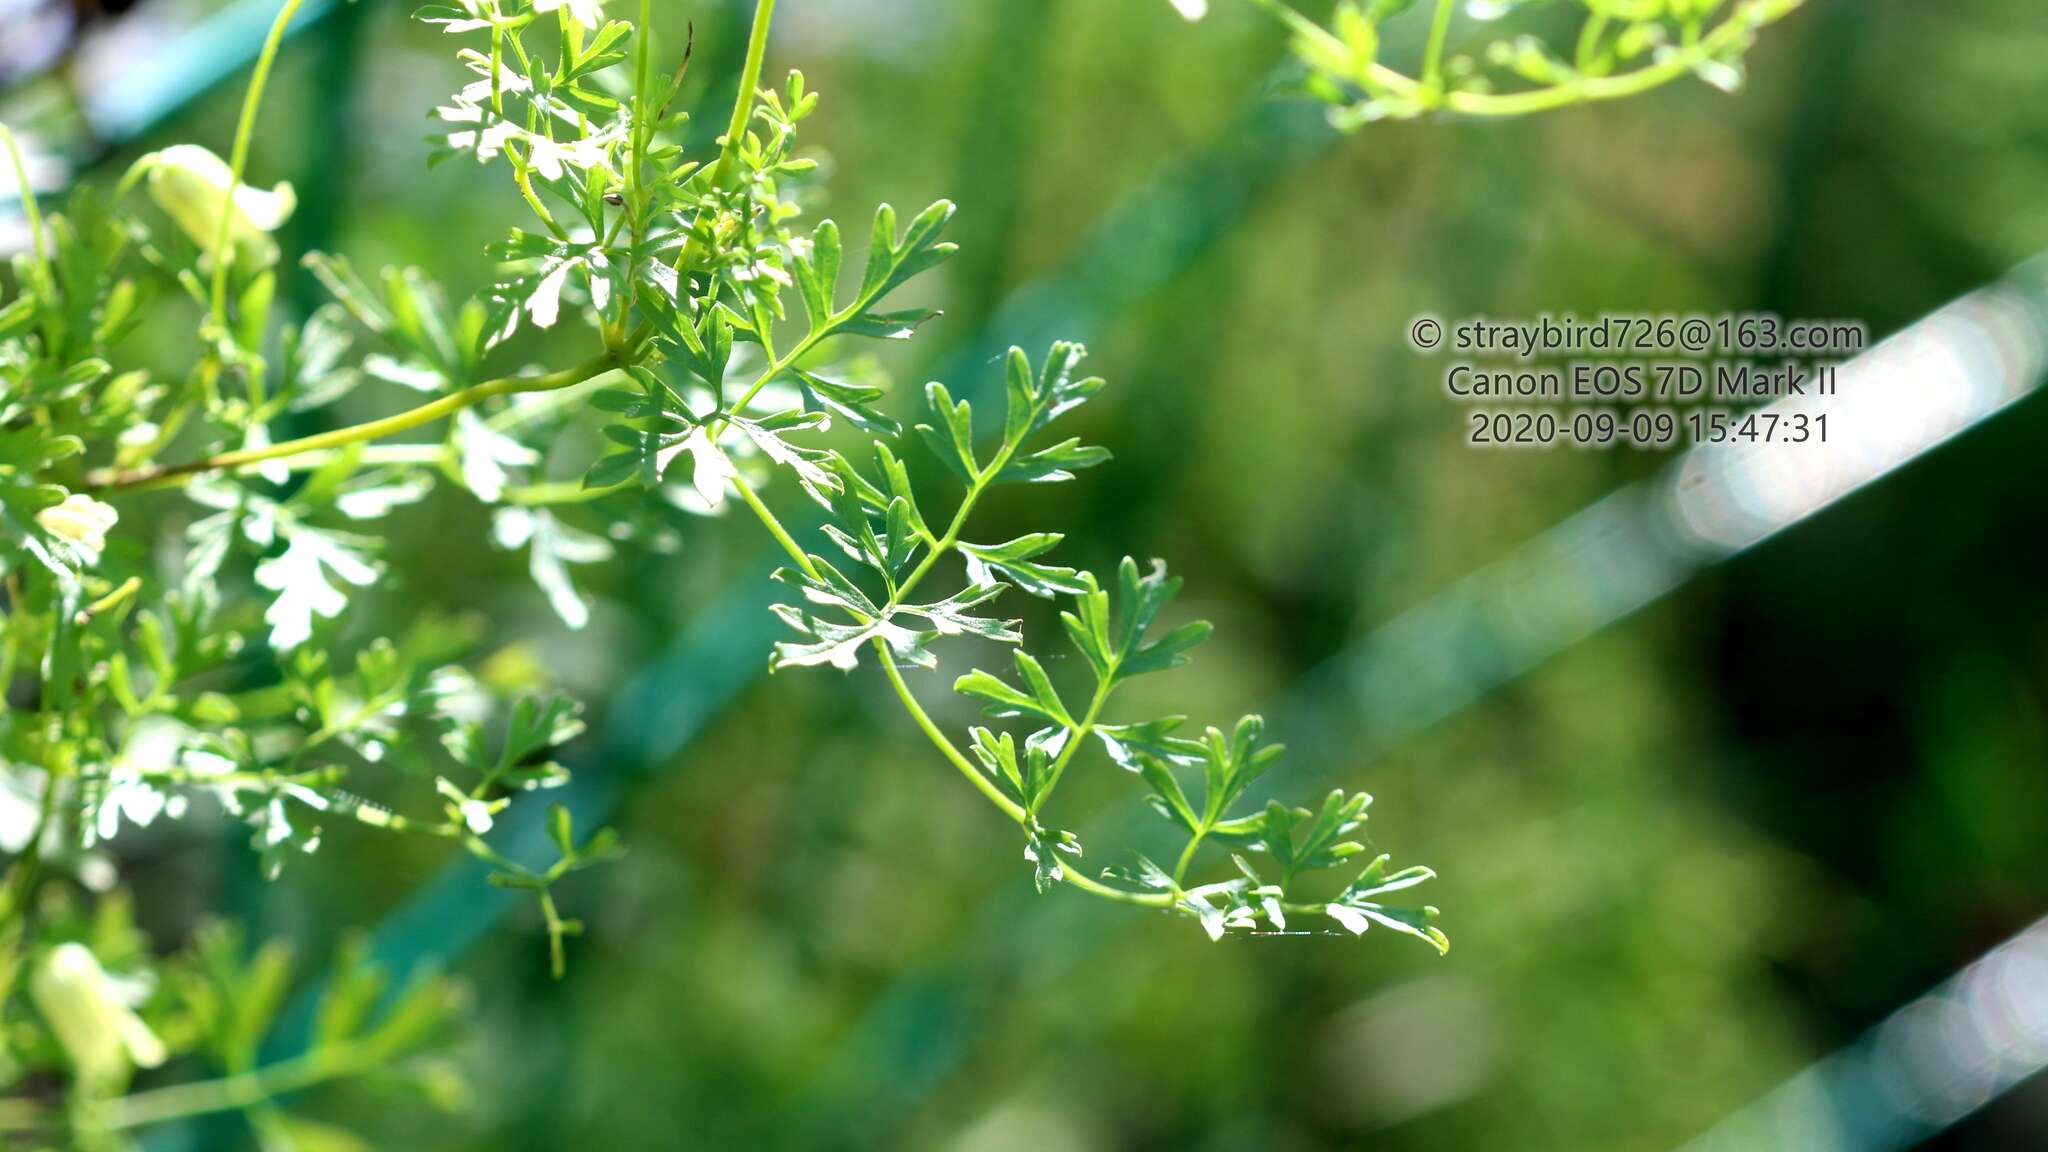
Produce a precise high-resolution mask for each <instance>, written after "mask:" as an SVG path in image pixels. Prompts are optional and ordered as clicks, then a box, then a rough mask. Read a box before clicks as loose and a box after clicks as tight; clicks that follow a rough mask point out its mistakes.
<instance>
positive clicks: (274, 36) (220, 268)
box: [212, 0, 300, 328]
mask: <svg viewBox="0 0 2048 1152" xmlns="http://www.w3.org/2000/svg"><path fill="white" fill-rule="evenodd" d="M299 3H300V0H284V4H283V5H282V6H281V7H279V8H278V10H277V19H275V20H273V21H271V24H270V35H269V36H267V37H265V38H264V41H263V51H262V52H261V53H260V54H259V55H258V56H257V57H256V72H255V74H254V75H252V76H251V77H250V78H249V91H248V94H247V95H245V96H243V97H242V118H241V120H240V121H239V122H238V123H237V124H236V125H235V147H234V151H233V153H231V154H230V158H229V160H228V189H227V199H226V202H225V203H223V204H222V205H221V210H220V227H219V228H217V229H216V230H215V231H214V234H213V297H212V300H213V320H214V323H215V324H218V325H219V326H221V327H222V328H225V327H227V323H228V262H227V247H228V236H229V234H230V233H231V232H232V231H233V229H234V223H235V193H236V192H237V191H239V190H240V189H241V187H242V173H243V172H244V171H246V170H247V168H248V165H249V142H250V140H251V139H253V138H254V136H255V134H256V112H257V109H259V108H261V107H262V106H263V90H264V88H265V87H266V86H267V85H268V84H269V83H270V65H271V63H272V62H274V61H275V60H276V59H277V50H278V46H279V45H280V44H282V43H284V32H285V28H286V26H287V25H289V24H290V23H291V22H292V16H293V15H295V14H296V13H297V12H298V10H299Z"/></svg>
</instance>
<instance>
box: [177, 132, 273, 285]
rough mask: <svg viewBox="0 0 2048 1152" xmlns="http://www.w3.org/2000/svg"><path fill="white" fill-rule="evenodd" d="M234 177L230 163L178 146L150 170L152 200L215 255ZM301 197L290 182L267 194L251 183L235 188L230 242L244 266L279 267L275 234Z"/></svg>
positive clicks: (191, 147) (192, 146)
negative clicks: (276, 265)
mask: <svg viewBox="0 0 2048 1152" xmlns="http://www.w3.org/2000/svg"><path fill="white" fill-rule="evenodd" d="M233 176H234V173H233V171H232V170H231V169H229V167H228V165H227V162H226V161H224V160H222V159H221V158H220V157H218V156H216V155H214V154H213V153H212V152H209V151H207V150H206V149H204V148H201V147H200V146H199V145H197V144H178V145H175V146H173V147H170V148H166V149H164V150H163V151H161V152H159V153H157V154H156V159H155V161H154V162H152V163H151V165H150V169H149V195H150V198H151V199H153V200H155V201H156V202H157V206H158V207H160V208H162V209H163V210H164V212H165V214H166V215H168V216H170V218H171V219H172V220H173V221H175V222H176V223H177V225H178V227H180V228H182V229H184V230H185V235H187V236H190V237H191V238H192V242H193V243H194V244H197V245H199V247H200V250H201V251H211V250H212V248H213V243H214V241H215V239H217V238H218V236H219V233H220V218H221V212H222V211H223V210H224V209H226V207H227V204H228V186H229V185H230V184H233V183H234V179H233ZM298 203H299V201H298V196H297V194H295V193H294V192H293V191H292V186H291V185H290V184H288V183H282V182H281V183H279V184H278V185H277V187H275V188H273V189H271V190H270V191H268V192H265V191H264V190H263V189H261V188H252V187H250V186H248V185H247V184H243V185H239V186H237V187H236V188H235V189H234V208H233V210H232V212H231V215H230V217H229V222H228V243H229V244H231V245H233V247H234V259H235V261H236V262H237V263H239V264H242V265H244V266H245V267H254V268H268V267H269V266H271V265H272V264H275V263H277V241H275V240H273V239H271V238H270V234H271V233H272V232H275V231H277V230H278V229H279V228H280V227H282V226H283V225H284V222H285V221H286V220H289V219H291V215H292V210H293V209H294V208H296V207H298Z"/></svg>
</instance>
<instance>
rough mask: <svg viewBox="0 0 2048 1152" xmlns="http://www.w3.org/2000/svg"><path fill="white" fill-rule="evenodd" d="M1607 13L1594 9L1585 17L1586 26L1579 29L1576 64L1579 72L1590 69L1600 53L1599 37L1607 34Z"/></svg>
mask: <svg viewBox="0 0 2048 1152" xmlns="http://www.w3.org/2000/svg"><path fill="white" fill-rule="evenodd" d="M1608 19H1609V17H1608V15H1607V13H1605V12H1600V11H1595V12H1594V13H1593V14H1592V15H1591V16H1588V17H1587V18H1586V26H1585V27H1584V28H1581V29H1580V30H1579V51H1578V56H1577V58H1576V61H1577V63H1576V66H1577V68H1578V70H1579V71H1581V72H1590V71H1592V68H1593V64H1594V61H1595V60H1596V59H1598V57H1599V53H1600V38H1601V37H1602V36H1605V35H1606V34H1607V22H1608Z"/></svg>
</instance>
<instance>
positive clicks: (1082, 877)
mask: <svg viewBox="0 0 2048 1152" xmlns="http://www.w3.org/2000/svg"><path fill="white" fill-rule="evenodd" d="M1060 874H1061V875H1062V876H1064V877H1066V881H1067V883H1069V884H1072V885H1073V886H1074V887H1076V888H1079V889H1080V890H1081V891H1083V892H1086V893H1088V894H1089V895H1090V896H1100V897H1102V898H1103V899H1105V900H1115V901H1117V902H1119V903H1122V904H1136V905H1138V906H1139V907H1141V908H1171V907H1173V894H1172V893H1170V892H1130V891H1126V890H1125V889H1122V888H1112V887H1110V886H1109V885H1107V884H1104V883H1102V882H1100V881H1097V880H1092V879H1090V878H1089V877H1088V876H1087V875H1086V874H1084V873H1083V872H1082V871H1081V870H1080V869H1079V868H1075V867H1073V866H1072V865H1067V864H1062V865H1060Z"/></svg>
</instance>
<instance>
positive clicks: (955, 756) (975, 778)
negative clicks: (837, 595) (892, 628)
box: [875, 637, 1030, 824]
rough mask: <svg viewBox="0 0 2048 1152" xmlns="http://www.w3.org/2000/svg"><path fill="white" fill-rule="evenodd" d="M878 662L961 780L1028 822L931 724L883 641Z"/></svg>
mask: <svg viewBox="0 0 2048 1152" xmlns="http://www.w3.org/2000/svg"><path fill="white" fill-rule="evenodd" d="M875 658H876V661H877V662H878V663H880V664H881V666H882V671H884V672H886V673H888V676H889V684H890V686H891V687H893V688H895V689H896V696H897V698H898V699H900V700H902V701H903V710H904V711H906V712H908V713H910V718H911V719H912V720H915V721H917V726H918V727H919V728H922V729H924V734H925V735H926V736H927V737H929V738H930V740H931V742H932V745H933V747H936V748H937V749H938V750H939V752H940V753H941V754H942V755H944V756H945V758H946V759H947V760H948V761H950V762H951V763H952V765H953V767H955V768H958V769H959V770H960V774H961V775H962V776H965V777H967V782H968V783H970V784H972V785H974V787H975V790H976V791H978V792H980V793H981V794H982V795H983V796H986V797H988V800H989V803H991V804H994V805H995V806H996V807H997V808H999V809H1001V810H1002V813H1003V815H1005V816H1008V817H1009V818H1010V819H1012V820H1014V821H1016V822H1017V823H1019V824H1023V823H1025V822H1026V821H1028V820H1029V819H1030V817H1029V816H1027V815H1026V814H1025V812H1024V809H1023V808H1022V807H1021V806H1019V805H1018V803H1017V802H1016V801H1015V800H1012V799H1010V798H1009V797H1008V796H1005V795H1003V790H1002V789H1000V788H998V787H996V782H995V781H993V780H991V779H989V778H988V776H987V774H986V773H984V772H982V771H981V770H980V769H978V768H976V767H975V766H974V765H973V764H971V763H969V762H968V759H967V757H965V756H963V755H961V753H960V749H958V748H956V747H954V745H953V741H952V740H950V739H948V738H947V737H946V734H945V733H944V732H941V731H939V726H938V725H937V724H934V723H932V718H931V716H930V715H929V714H927V713H926V712H925V710H924V706H923V705H921V704H919V703H918V702H917V697H916V696H913V695H911V692H910V685H908V684H905V683H904V682H903V673H901V672H899V671H897V669H896V660H895V657H894V656H892V655H890V653H889V645H888V644H887V643H885V642H884V641H883V640H882V639H881V638H880V637H876V638H875Z"/></svg>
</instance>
